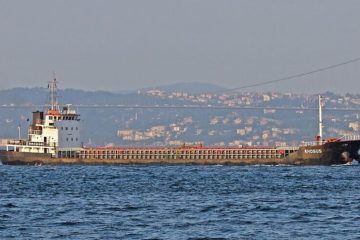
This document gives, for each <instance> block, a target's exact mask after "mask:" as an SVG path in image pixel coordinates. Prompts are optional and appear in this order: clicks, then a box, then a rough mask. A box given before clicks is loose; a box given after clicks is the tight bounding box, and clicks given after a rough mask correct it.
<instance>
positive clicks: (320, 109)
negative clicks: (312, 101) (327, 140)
mask: <svg viewBox="0 0 360 240" xmlns="http://www.w3.org/2000/svg"><path fill="white" fill-rule="evenodd" d="M323 127H324V125H323V119H322V96H321V95H319V142H320V143H322V138H323V131H322V129H323Z"/></svg>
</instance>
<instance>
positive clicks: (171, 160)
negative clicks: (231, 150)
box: [0, 140, 360, 165]
mask: <svg viewBox="0 0 360 240" xmlns="http://www.w3.org/2000/svg"><path fill="white" fill-rule="evenodd" d="M359 154H360V140H356V141H341V142H330V143H325V144H323V145H319V146H304V147H300V148H299V149H298V150H297V151H294V152H291V153H289V154H287V155H282V156H276V157H275V156H274V157H256V156H252V157H244V156H242V157H229V156H226V155H223V154H221V153H219V154H216V155H215V157H212V158H207V157H205V156H204V157H199V158H196V157H194V158H193V159H192V158H188V157H185V156H177V157H174V156H170V157H165V158H150V157H148V156H146V155H145V156H142V157H136V156H135V157H132V158H131V159H130V158H127V159H126V158H95V157H90V158H82V157H78V156H77V157H59V158H55V157H52V156H51V155H50V154H40V153H23V152H12V151H0V160H1V162H2V163H3V164H8V165H69V164H82V165H102V164H111V165H116V164H123V165H125V164H168V165H171V164H179V165H180V164H198V165H216V164H221V165H227V164H228V165H256V164H264V165H279V164H285V165H333V164H345V163H348V162H351V161H352V160H354V159H355V160H359V159H360V156H359Z"/></svg>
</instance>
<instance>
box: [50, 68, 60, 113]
mask: <svg viewBox="0 0 360 240" xmlns="http://www.w3.org/2000/svg"><path fill="white" fill-rule="evenodd" d="M48 88H49V92H50V110H54V111H59V103H58V96H57V83H56V77H55V73H54V76H53V80H51V81H50V82H49V85H48Z"/></svg>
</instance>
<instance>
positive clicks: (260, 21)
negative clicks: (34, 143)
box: [0, 0, 360, 93]
mask: <svg viewBox="0 0 360 240" xmlns="http://www.w3.org/2000/svg"><path fill="white" fill-rule="evenodd" d="M359 13H360V1H359V0H233V1H232V0H218V1H214V0H178V1H175V0H163V1H158V0H143V1H140V0H97V1H95V0H31V1H29V0H23V1H19V0H0V89H3V88H12V87H19V86H25V87H33V86H46V84H47V81H48V80H50V79H51V77H52V71H53V70H55V72H56V75H57V78H58V80H59V82H60V84H59V85H60V87H61V88H80V89H87V90H111V91H120V90H129V89H137V88H143V87H150V86H158V85H163V84H170V83H176V82H194V81H196V82H206V83H215V84H219V85H221V86H225V87H228V88H235V87H241V86H243V85H247V84H252V83H257V82H262V81H268V80H273V79H277V78H281V77H286V76H288V75H293V74H297V73H301V72H306V71H311V70H313V69H317V68H321V67H325V66H327V65H332V64H336V63H339V62H342V61H346V60H349V59H353V58H356V57H360V51H359V50H360V46H359V44H360V14H359ZM359 80H360V62H357V63H353V64H349V65H347V66H344V67H341V68H338V69H333V70H331V71H327V72H323V73H319V74H315V75H312V76H310V77H306V78H302V79H297V80H293V81H290V82H287V83H278V84H275V85H271V86H264V87H261V88H256V89H249V90H251V91H254V90H274V89H278V90H280V91H286V92H292V91H295V92H324V91H335V92H340V93H344V92H352V93H359V85H360V83H359Z"/></svg>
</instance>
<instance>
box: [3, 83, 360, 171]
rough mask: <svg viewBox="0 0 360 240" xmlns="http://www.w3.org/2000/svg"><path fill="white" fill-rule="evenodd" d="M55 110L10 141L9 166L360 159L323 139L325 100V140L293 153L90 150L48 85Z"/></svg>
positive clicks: (349, 142) (353, 143) (345, 144)
mask: <svg viewBox="0 0 360 240" xmlns="http://www.w3.org/2000/svg"><path fill="white" fill-rule="evenodd" d="M48 88H49V99H50V104H49V105H48V106H49V107H48V109H46V110H45V111H36V112H33V118H32V123H31V124H30V126H29V129H28V135H27V139H26V140H21V139H18V140H10V141H8V143H7V145H6V148H5V149H4V150H1V151H0V160H1V162H2V163H3V164H8V165H46V164H203V165H212V164H213V165H216V164H221V165H224V164H232V165H255V164H264V165H279V164H284V165H333V164H346V163H350V162H352V161H353V160H359V159H360V138H359V137H358V136H346V137H341V138H330V139H324V138H323V136H322V129H323V123H322V103H321V102H322V98H321V97H320V96H319V134H318V136H317V137H316V139H315V141H311V142H304V143H303V144H302V145H300V146H288V147H281V146H279V147H277V146H274V147H239V148H227V147H205V146H202V145H198V146H180V147H163V148H147V147H143V148H128V147H116V148H114V147H111V148H110V147H96V148H89V147H84V146H83V145H82V143H81V140H80V129H81V126H80V115H79V114H78V113H77V111H76V110H75V109H74V108H73V107H72V106H71V105H66V106H63V107H62V109H60V106H59V103H58V97H57V80H56V78H55V77H54V78H53V79H52V80H51V81H50V82H49V84H48Z"/></svg>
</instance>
